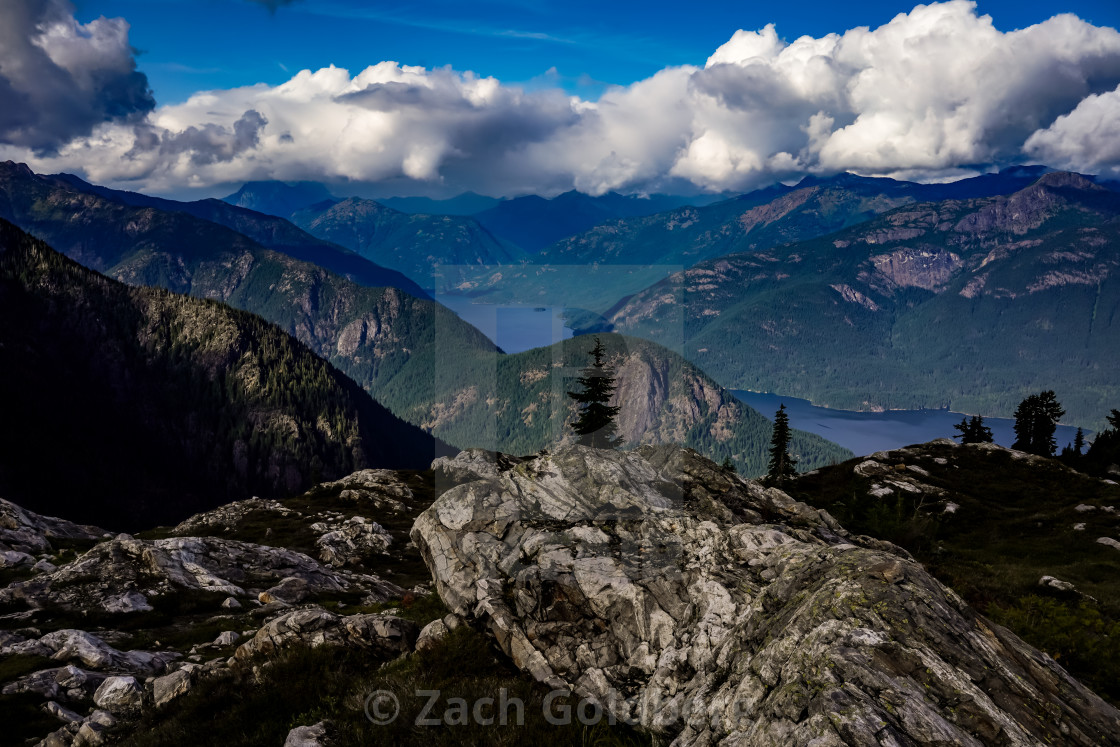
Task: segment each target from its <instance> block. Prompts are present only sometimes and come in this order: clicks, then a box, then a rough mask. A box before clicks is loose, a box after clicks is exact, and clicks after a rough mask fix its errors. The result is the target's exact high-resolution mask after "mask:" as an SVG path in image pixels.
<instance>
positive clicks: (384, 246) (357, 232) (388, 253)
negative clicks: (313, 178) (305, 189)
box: [292, 197, 524, 288]
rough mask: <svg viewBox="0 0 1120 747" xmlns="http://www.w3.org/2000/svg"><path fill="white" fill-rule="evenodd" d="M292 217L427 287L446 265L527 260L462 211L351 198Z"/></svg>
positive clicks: (320, 235)
mask: <svg viewBox="0 0 1120 747" xmlns="http://www.w3.org/2000/svg"><path fill="white" fill-rule="evenodd" d="M292 221H293V222H294V223H295V224H296V225H298V226H300V227H301V228H303V229H304V230H306V231H307V232H308V233H310V234H312V235H314V236H317V237H318V238H320V239H325V240H327V241H331V242H334V243H337V244H340V245H342V246H344V247H346V248H347V249H350V250H352V251H355V252H357V253H358V254H360V255H362V256H363V257H366V258H367V259H369V260H371V261H373V262H376V263H377V264H379V265H382V266H384V267H388V268H390V269H393V270H396V271H398V272H400V273H402V274H404V275H406V276H408V277H409V278H410V279H411V280H413V281H414V282H416V283H418V284H419V285H420V286H422V287H424V288H436V287H437V286H441V285H442V283H441V282H440V281H439V279H438V278H439V277H440V273H441V266H442V265H473V266H482V267H489V266H492V265H509V264H515V263H518V262H521V261H522V259H523V258H524V253H523V252H522V251H521V250H520V249H518V248H517V247H516V246H514V245H512V244H510V243H508V242H504V241H502V240H500V239H498V238H497V237H495V236H494V235H492V234H491V233H490V232H489V231H487V230H486V229H485V228H483V227H482V226H481V225H479V223H478V222H477V221H475V220H474V219H473V218H466V217H462V216H457V215H409V214H408V213H402V212H400V211H399V210H393V209H392V208H388V207H385V206H384V205H382V204H380V203H378V202H375V201H373V200H364V199H361V198H358V197H351V198H348V199H346V200H342V201H341V202H325V203H319V204H317V205H313V206H311V207H307V208H304V209H303V210H299V211H297V212H296V213H294V214H293V215H292Z"/></svg>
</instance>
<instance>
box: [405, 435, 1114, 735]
mask: <svg viewBox="0 0 1120 747" xmlns="http://www.w3.org/2000/svg"><path fill="white" fill-rule="evenodd" d="M435 466H436V468H437V486H438V485H439V482H440V481H442V482H446V483H448V484H449V485H451V487H447V486H442V487H445V488H446V489H445V490H443V492H442V495H441V496H440V497H439V498H438V499H437V500H436V502H435V503H434V504H433V505H432V507H431V508H430V509H428V510H427V511H426V512H425V513H423V514H422V515H421V516H420V517H419V518H418V519H417V521H416V524H415V525H414V527H413V530H412V537H413V540H414V541H415V542H416V544H417V545H418V546H419V547H420V549H421V552H422V553H423V555H424V558H425V560H426V562H427V563H428V566H429V568H430V569H431V571H432V574H433V576H434V578H435V581H436V584H437V587H438V590H439V592H440V595H441V596H442V597H443V599H444V601H445V602H446V603H447V604H448V605H449V606H450V607H451V608H452V611H453V612H455V613H456V614H459V615H462V616H463V617H465V618H468V619H473V620H474V622H475V624H477V625H480V626H482V627H484V628H486V629H488V630H489V631H490V632H491V633H492V634H493V636H494V638H495V639H496V640H497V642H498V644H499V645H500V646H501V648H502V649H503V650H504V651H505V652H506V653H507V654H508V655H509V656H510V657H511V658H512V660H513V661H514V663H515V664H516V665H517V666H519V667H520V668H521V669H523V670H524V671H527V672H530V673H531V674H533V675H534V676H535V677H536V678H537V679H539V680H541V681H543V682H546V683H548V684H550V685H551V686H555V687H569V688H572V689H574V690H575V691H576V692H577V693H578V694H580V695H581V696H583V697H588V698H591V699H593V700H595V701H597V702H598V703H599V704H601V705H602V706H603V707H604V708H605V709H607V710H608V711H609V712H610V713H611V715H613V716H614V717H616V718H618V719H625V720H628V721H631V722H633V723H637V724H640V725H641V726H642V727H643V728H646V729H649V730H652V731H654V732H656V733H658V734H660V735H662V736H665V737H668V738H671V739H672V740H673V743H674V744H676V745H710V744H721V745H731V744H744V745H787V744H811V745H815V746H816V747H825V746H827V745H845V744H849V745H851V744H861V745H862V744H890V745H919V744H923V745H924V744H954V745H981V744H997V745H1036V744H1043V743H1049V744H1056V743H1061V744H1075V745H1120V712H1118V711H1117V710H1116V709H1114V708H1113V707H1111V706H1109V705H1108V704H1106V703H1105V702H1104V701H1102V700H1101V699H1100V698H1098V697H1097V696H1096V695H1094V694H1093V693H1092V692H1090V691H1089V690H1088V689H1086V688H1085V687H1084V686H1082V685H1081V684H1080V683H1078V682H1077V681H1076V680H1074V679H1073V678H1072V677H1070V676H1069V675H1068V674H1067V673H1066V672H1065V671H1064V670H1063V669H1062V668H1061V667H1060V666H1058V665H1057V664H1056V663H1055V662H1054V661H1053V660H1052V659H1050V658H1049V657H1047V656H1046V655H1044V654H1042V653H1040V652H1039V651H1037V650H1035V649H1033V648H1031V647H1030V646H1028V645H1027V644H1025V643H1024V642H1022V641H1021V640H1019V639H1018V638H1017V637H1016V636H1014V635H1013V634H1011V633H1010V632H1008V631H1007V630H1005V629H1003V628H1001V627H999V626H997V625H994V624H992V623H990V622H988V621H986V620H984V619H983V618H981V617H979V616H978V615H977V614H976V613H975V612H974V611H973V610H972V609H971V608H969V607H968V606H967V605H966V604H965V603H964V602H963V601H962V600H961V599H960V598H959V597H958V596H957V595H956V594H954V593H953V592H952V591H951V590H949V589H947V588H946V587H944V586H942V585H941V584H940V583H939V582H937V581H936V580H935V579H934V578H932V577H931V576H930V575H929V574H928V573H926V571H925V570H924V569H923V568H922V567H921V566H920V565H918V564H917V563H915V562H913V561H912V560H911V559H910V558H909V557H908V556H907V555H906V554H905V553H904V552H903V551H901V550H899V549H897V548H895V547H893V546H891V545H889V544H886V543H882V542H878V541H875V540H871V539H868V538H865V537H855V536H851V535H849V533H848V532H846V531H845V530H844V529H842V528H841V527H840V526H839V525H838V524H837V523H836V522H835V520H833V519H832V517H831V516H829V515H828V514H827V513H825V512H823V511H818V510H815V509H812V508H810V507H808V506H806V505H805V504H803V503H799V502H796V501H794V500H792V499H790V498H789V497H788V496H786V495H785V494H784V493H782V492H781V491H778V490H775V489H765V488H763V487H761V486H760V485H758V484H756V483H753V482H750V481H746V480H742V479H740V478H738V477H737V476H735V475H733V474H728V473H726V472H723V471H721V470H719V469H718V468H717V467H716V466H715V465H713V464H712V463H711V462H708V461H706V460H704V459H703V458H701V457H699V456H698V455H696V454H695V453H694V452H690V451H687V450H682V449H679V448H676V447H667V446H666V447H643V448H641V449H639V450H637V451H635V452H630V453H619V452H613V451H597V450H592V449H588V448H584V447H571V448H567V449H564V450H561V451H559V452H557V453H555V454H551V455H549V454H542V455H539V456H537V457H535V458H532V459H525V460H515V459H509V458H505V457H501V456H500V455H499V456H498V457H497V458H493V457H489V456H488V455H486V454H485V453H483V452H473V451H472V452H464V453H463V454H461V455H460V456H459V457H456V458H455V459H454V460H437V462H436V465H435Z"/></svg>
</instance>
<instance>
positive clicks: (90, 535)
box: [0, 498, 111, 566]
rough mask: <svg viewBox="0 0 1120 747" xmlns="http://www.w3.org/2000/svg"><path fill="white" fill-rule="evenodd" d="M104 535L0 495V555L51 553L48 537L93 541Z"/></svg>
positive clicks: (104, 534) (95, 528) (106, 534)
mask: <svg viewBox="0 0 1120 747" xmlns="http://www.w3.org/2000/svg"><path fill="white" fill-rule="evenodd" d="M107 536H111V535H109V534H108V533H107V532H106V531H105V530H104V529H98V528H97V527H94V526H89V525H85V524H75V523H73V522H71V521H66V520H65V519H56V518H54V517H51V516H40V515H39V514H37V513H35V512H34V511H28V510H27V509H25V508H21V507H19V506H17V505H16V504H14V503H12V502H11V501H6V500H4V499H3V498H0V555H4V556H8V555H9V554H19V555H25V556H27V557H29V558H30V557H31V556H32V555H35V554H39V553H49V552H51V550H52V549H53V546H52V545H51V540H52V539H53V540H59V539H70V540H74V539H76V540H97V539H102V538H104V537H107ZM13 557H14V556H13ZM34 562H35V561H34V560H32V561H31V563H34ZM31 563H29V565H30V564H31ZM13 564H14V563H13ZM2 565H3V563H2V562H0V566H2Z"/></svg>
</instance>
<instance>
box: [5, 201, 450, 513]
mask: <svg viewBox="0 0 1120 747" xmlns="http://www.w3.org/2000/svg"><path fill="white" fill-rule="evenodd" d="M0 319H2V320H3V323H2V324H0V381H2V385H0V399H2V401H3V410H4V413H5V415H4V420H5V427H4V429H3V434H2V435H0V447H2V449H0V450H2V452H3V456H2V457H0V489H2V490H3V491H4V492H5V494H7V495H10V496H12V497H13V498H17V499H18V500H19V501H20V502H21V503H24V505H27V506H29V507H32V508H35V509H38V510H41V511H50V512H51V513H64V514H66V515H68V516H71V517H72V518H78V519H83V520H89V521H94V520H97V521H100V522H103V523H107V524H109V525H111V526H113V527H115V528H126V527H127V528H136V527H137V526H144V525H146V524H149V523H154V522H157V521H169V520H176V519H178V518H182V517H184V516H185V515H189V513H191V512H192V511H194V510H197V509H199V508H202V507H206V506H212V505H215V504H217V503H220V502H223V501H227V500H230V499H231V498H237V497H247V496H249V495H252V494H253V493H254V492H258V493H261V494H263V495H266V496H282V495H286V494H290V493H293V492H299V491H301V490H303V489H306V488H307V487H310V486H311V485H312V484H313V483H314V482H317V481H319V480H322V479H324V478H332V477H333V478H337V477H341V476H343V475H346V474H349V473H350V472H352V471H354V470H355V469H356V468H361V467H374V466H377V467H396V468H404V467H421V466H425V465H426V464H427V463H428V462H429V461H430V457H431V456H432V455H434V454H435V451H436V448H437V442H436V441H435V440H434V439H433V438H432V437H431V436H430V435H428V434H426V433H424V432H423V431H421V430H420V429H419V428H416V427H415V426H411V425H409V424H407V423H405V422H403V421H401V420H399V419H398V418H397V417H395V416H394V415H393V414H392V413H390V412H389V411H387V410H386V409H385V408H384V407H382V406H381V405H379V404H378V403H377V402H375V401H374V400H373V399H371V398H370V396H369V395H368V394H367V393H366V392H364V391H362V389H361V388H360V387H358V385H357V384H355V383H354V382H353V381H352V380H350V379H349V378H347V377H346V376H344V375H343V374H342V373H340V372H339V371H338V370H337V369H335V368H334V367H333V366H331V365H330V364H328V363H327V362H326V361H323V360H322V359H321V358H318V357H316V356H315V355H314V354H313V353H312V352H311V351H310V350H308V349H307V348H306V347H305V346H304V345H302V344H301V343H299V342H298V341H297V340H295V339H293V338H291V337H289V336H288V335H286V334H284V333H283V332H282V331H281V330H279V329H278V328H276V327H275V326H273V325H270V324H268V323H266V322H265V321H263V320H262V319H260V318H259V317H255V316H253V315H251V314H247V313H245V312H242V311H236V310H234V309H231V308H229V307H227V306H223V305H221V304H217V303H214V302H211V301H203V300H199V299H195V298H191V297H188V296H179V295H175V294H172V293H169V292H167V291H164V290H160V289H153V288H133V287H129V286H126V285H124V284H123V283H119V282H117V281H115V280H110V279H108V278H106V277H104V276H102V275H99V274H97V273H95V272H93V271H91V270H88V269H86V268H84V267H81V266H80V265H78V264H77V263H75V262H73V261H71V260H69V259H67V258H65V257H63V256H61V255H60V254H58V253H56V252H54V251H53V250H52V249H50V248H49V247H47V246H46V245H45V244H43V243H42V242H40V241H37V240H35V239H32V238H31V237H30V236H28V235H27V234H25V233H23V232H22V231H20V230H19V229H18V228H16V227H15V226H13V225H11V224H10V223H7V222H6V221H3V220H2V219H0ZM63 463H64V464H65V465H66V467H65V469H60V468H59V465H60V464H63Z"/></svg>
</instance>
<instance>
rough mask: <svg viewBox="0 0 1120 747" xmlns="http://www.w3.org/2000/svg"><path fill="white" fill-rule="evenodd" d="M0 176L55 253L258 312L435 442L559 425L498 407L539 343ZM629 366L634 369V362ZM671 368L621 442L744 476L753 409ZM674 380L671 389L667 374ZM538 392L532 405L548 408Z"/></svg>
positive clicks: (28, 178) (490, 441) (486, 442)
mask: <svg viewBox="0 0 1120 747" xmlns="http://www.w3.org/2000/svg"><path fill="white" fill-rule="evenodd" d="M5 174H7V175H8V179H7V181H3V180H0V216H2V215H3V214H4V211H5V210H6V209H7V210H10V208H7V207H6V206H10V205H13V204H14V205H16V206H17V207H19V208H20V209H19V210H17V211H16V212H17V213H18V215H20V216H21V217H22V218H23V219H24V220H25V221H26V223H25V224H24V225H22V226H21V227H23V228H24V229H25V230H28V231H29V232H31V233H36V234H38V235H39V236H40V237H41V238H51V239H52V240H53V238H55V237H57V238H58V239H60V240H62V241H64V242H65V243H64V244H63V246H62V248H63V249H65V252H66V253H68V254H72V255H73V256H74V258H76V259H79V261H82V262H83V263H88V264H89V265H90V266H93V267H95V268H99V269H101V270H102V271H104V272H105V273H106V274H108V275H110V276H112V277H115V278H117V279H119V280H122V281H125V282H128V283H134V284H151V285H159V286H162V287H165V288H169V289H171V290H175V291H177V292H189V293H190V294H191V295H194V296H198V297H203V298H212V299H215V300H220V301H223V302H225V303H228V304H230V305H232V306H235V307H238V308H241V309H245V310H247V311H251V312H254V313H257V314H260V315H261V316H262V317H264V318H265V319H267V320H269V321H271V322H273V323H275V324H277V325H279V326H280V327H281V328H282V329H284V330H285V331H287V332H289V333H290V334H292V335H294V336H295V337H296V338H297V339H299V340H300V341H302V342H303V343H305V344H306V345H308V346H309V347H310V348H311V349H312V350H313V351H314V352H316V353H317V354H319V355H320V356H322V357H323V358H326V359H327V360H328V361H330V362H331V363H332V364H334V365H335V366H337V367H338V368H339V369H340V370H341V371H343V372H344V373H345V374H347V375H348V376H350V377H351V378H352V379H354V380H355V381H356V382H357V383H358V384H360V385H361V386H362V387H363V388H365V389H366V391H368V392H369V393H370V394H371V395H373V397H375V398H376V399H377V401H378V402H380V403H381V404H383V405H384V406H385V407H387V408H389V410H391V411H392V412H393V413H395V414H396V415H398V416H399V417H401V418H403V419H404V420H406V421H408V422H410V423H413V424H415V425H420V426H422V427H424V428H426V429H431V431H432V432H433V433H434V434H435V435H436V436H438V437H440V438H442V439H444V440H446V441H447V442H448V443H451V444H453V445H455V446H483V447H487V448H498V449H504V450H508V451H519V450H527V451H536V450H537V449H540V448H543V447H545V446H548V445H550V443H552V439H553V438H554V437H559V435H561V434H562V433H563V432H564V429H563V428H560V429H559V430H558V431H555V430H551V428H553V427H559V426H561V425H562V423H563V422H564V421H563V418H562V416H561V413H560V411H559V410H557V413H556V415H555V416H554V417H553V416H549V422H550V426H549V428H548V429H546V428H545V427H544V426H543V425H542V420H541V418H542V417H544V416H543V415H538V416H536V419H535V420H534V418H533V417H532V415H531V412H529V413H525V414H523V415H522V414H515V413H514V412H513V411H512V410H509V409H507V406H510V405H512V404H516V403H518V402H522V400H524V402H523V403H522V404H520V405H519V408H518V409H520V408H523V407H528V406H529V405H530V404H531V402H530V401H529V400H528V399H527V397H530V396H531V397H540V396H541V394H540V391H538V389H539V387H543V386H544V384H542V383H540V380H539V379H536V378H535V377H537V376H538V373H536V372H537V371H538V370H539V368H540V367H541V365H542V364H541V362H540V361H538V360H537V358H535V357H534V355H545V356H547V355H548V354H547V353H534V351H528V352H527V353H524V354H521V355H520V356H505V355H502V354H500V353H499V351H498V350H497V349H496V348H495V346H494V345H493V344H492V343H491V342H490V341H489V340H488V339H487V338H486V337H485V336H484V335H483V334H482V333H481V332H479V331H478V330H477V329H475V328H474V327H472V326H470V325H469V324H467V323H466V322H464V321H462V320H461V319H460V318H459V317H458V316H456V315H455V314H454V313H453V312H451V311H450V310H448V309H447V308H445V307H443V306H441V305H439V304H436V303H434V302H432V301H429V300H426V299H420V298H415V297H413V296H410V295H408V294H406V293H403V292H402V291H400V290H398V289H396V288H368V287H363V286H360V285H357V284H356V283H353V282H351V281H349V280H347V279H345V278H343V277H339V276H338V275H335V274H333V273H331V272H327V271H326V270H323V269H321V268H319V267H316V266H315V265H312V264H309V263H306V262H300V261H297V260H295V259H293V258H291V257H289V256H286V255H283V254H279V253H276V252H272V251H269V250H266V249H263V248H261V247H260V245H259V244H256V243H255V242H252V241H251V240H250V239H248V238H247V237H244V236H242V235H241V234H237V233H235V232H233V231H231V230H230V229H227V228H225V227H222V226H218V225H216V224H214V223H210V222H208V221H200V220H198V219H196V218H194V217H192V216H189V215H186V214H184V213H177V212H165V211H162V210H158V209H156V208H151V207H148V208H136V207H129V206H127V205H124V204H122V203H119V202H114V201H111V200H107V199H105V198H103V197H99V196H97V195H95V194H90V193H88V192H78V191H75V190H73V189H71V188H69V187H67V186H66V185H65V184H59V183H58V182H57V181H56V180H50V179H46V178H42V177H37V176H35V175H34V174H32V173H31V172H30V171H27V170H25V169H20V168H19V167H14V168H10V169H7V170H4V169H0V176H3V175H5ZM122 247H123V248H122ZM569 344H570V345H576V348H575V349H574V350H575V352H571V353H570V354H569V353H565V354H564V356H565V357H564V358H562V360H563V359H566V360H570V363H569V364H564V363H562V364H561V365H571V366H574V367H575V368H577V369H578V367H581V366H583V365H584V364H585V363H586V349H590V344H589V343H587V342H586V341H579V342H578V343H569ZM584 348H586V349H584ZM640 349H641V350H642V351H643V355H644V359H645V360H647V361H648V366H650V367H652V368H653V369H656V370H659V371H671V370H676V368H677V367H679V366H680V365H681V364H679V363H676V362H675V361H676V360H678V359H676V358H675V357H674V356H673V354H672V353H670V352H669V351H668V350H665V349H664V348H661V347H660V346H658V345H643V346H641V347H640ZM549 365H551V363H549ZM548 370H549V371H551V369H548ZM634 370H635V371H636V372H637V373H639V374H641V375H643V376H644V375H645V374H644V373H643V371H644V368H643V367H638V368H635V369H634ZM684 380H687V381H700V380H702V381H703V384H702V385H697V386H695V387H693V388H692V390H691V391H690V392H688V391H685V390H680V392H683V393H680V392H679V393H678V394H675V395H674V397H675V398H674V397H669V398H666V397H664V396H662V395H661V394H659V393H657V392H658V390H657V385H656V384H655V383H654V380H652V379H650V380H648V381H644V383H642V384H641V387H639V388H638V389H632V391H635V392H638V391H640V392H642V394H641V396H638V395H637V394H635V395H634V397H633V398H632V399H631V400H630V405H631V406H632V407H634V408H636V409H635V412H640V415H637V416H635V419H634V421H633V426H632V427H631V429H630V430H629V434H630V435H631V436H632V440H634V441H635V442H639V441H643V439H645V441H650V440H657V439H677V438H680V437H681V436H682V434H683V436H684V441H683V443H685V444H686V445H689V446H694V447H696V448H698V449H700V450H701V451H703V453H706V454H709V455H711V456H713V457H715V458H718V459H720V460H722V459H723V458H724V457H725V456H728V455H732V454H733V455H734V459H736V460H737V464H738V465H739V467H740V468H742V469H744V470H748V471H749V472H750V473H751V474H756V473H758V472H760V471H762V469H763V468H762V467H761V466H760V465H763V464H764V460H765V447H766V441H767V440H768V439H769V431H768V430H765V433H763V430H762V429H761V426H762V423H764V422H765V421H764V420H763V419H761V418H760V416H758V415H757V413H754V411H753V410H750V409H749V408H746V407H743V406H741V405H739V404H738V403H737V402H734V401H732V398H731V395H730V394H729V393H727V392H725V391H724V390H722V389H720V388H719V386H718V385H716V384H715V383H714V382H712V381H711V380H710V379H707V378H706V377H704V376H703V374H701V373H699V372H696V373H695V374H693V375H692V377H691V378H687V377H686V379H684ZM549 381H550V382H551V381H552V379H551V378H550V379H549ZM674 385H675V386H677V387H680V386H681V381H675V384H674ZM530 390H531V394H528V393H527V392H529V391H530ZM480 393H482V396H481V397H479V394H480ZM561 394H562V392H561ZM551 401H552V400H549V402H548V403H544V402H541V401H538V403H537V404H536V405H535V406H536V407H538V408H540V407H551ZM562 401H563V402H565V403H566V402H567V399H566V397H562ZM719 402H728V403H730V404H727V405H726V406H721V405H720V404H719ZM565 406H567V405H566V404H565ZM721 407H723V414H722V415H720V414H719V412H720V410H721ZM733 413H736V414H733ZM527 416H528V417H527ZM756 418H757V419H756ZM495 423H498V424H499V425H495ZM669 423H672V425H669ZM799 444H800V442H799ZM814 444H815V445H814ZM799 448H801V447H800V446H799ZM803 448H804V450H805V455H806V460H805V461H804V462H803V466H804V467H806V468H809V467H811V466H814V465H817V464H827V463H829V462H831V461H833V460H835V459H837V458H845V457H846V455H847V452H846V451H844V450H838V447H836V446H835V445H833V444H827V443H819V442H815V441H811V440H810V441H807V442H806V443H805V445H804V447H803Z"/></svg>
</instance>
